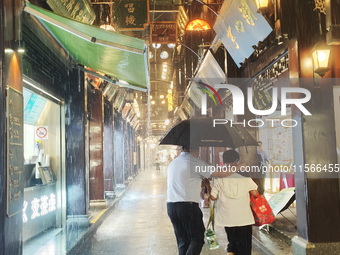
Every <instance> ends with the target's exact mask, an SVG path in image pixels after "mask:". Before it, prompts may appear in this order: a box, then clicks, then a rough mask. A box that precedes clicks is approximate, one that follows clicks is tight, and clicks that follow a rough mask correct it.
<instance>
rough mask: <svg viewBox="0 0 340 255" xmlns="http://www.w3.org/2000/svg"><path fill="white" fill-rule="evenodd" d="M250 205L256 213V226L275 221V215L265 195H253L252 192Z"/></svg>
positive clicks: (254, 213)
mask: <svg viewBox="0 0 340 255" xmlns="http://www.w3.org/2000/svg"><path fill="white" fill-rule="evenodd" d="M250 207H251V210H252V212H253V215H254V219H255V224H254V225H255V226H262V225H264V224H270V223H272V222H274V220H275V215H274V214H273V211H272V208H270V205H269V204H268V201H267V199H266V198H265V197H264V196H263V195H259V196H253V195H251V194H250Z"/></svg>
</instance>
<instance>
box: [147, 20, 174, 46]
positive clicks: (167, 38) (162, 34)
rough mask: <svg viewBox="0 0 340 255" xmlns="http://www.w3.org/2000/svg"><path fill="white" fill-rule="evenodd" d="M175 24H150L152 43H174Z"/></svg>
mask: <svg viewBox="0 0 340 255" xmlns="http://www.w3.org/2000/svg"><path fill="white" fill-rule="evenodd" d="M176 39H177V25H176V22H153V23H151V42H152V43H176Z"/></svg>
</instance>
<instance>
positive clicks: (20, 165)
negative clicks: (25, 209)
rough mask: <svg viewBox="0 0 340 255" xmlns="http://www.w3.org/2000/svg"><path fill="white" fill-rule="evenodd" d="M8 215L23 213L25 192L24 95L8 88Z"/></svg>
mask: <svg viewBox="0 0 340 255" xmlns="http://www.w3.org/2000/svg"><path fill="white" fill-rule="evenodd" d="M6 104H7V215H8V216H12V215H15V214H17V213H20V212H21V211H22V204H23V195H24V194H23V190H24V180H23V178H24V175H23V170H24V152H23V95H22V93H20V92H19V91H16V90H14V89H12V88H10V87H8V88H7V100H6Z"/></svg>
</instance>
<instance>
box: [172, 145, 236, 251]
mask: <svg viewBox="0 0 340 255" xmlns="http://www.w3.org/2000/svg"><path fill="white" fill-rule="evenodd" d="M198 155H199V148H198V147H195V148H188V147H186V146H182V152H181V154H180V155H179V156H178V157H177V158H175V159H174V160H173V161H172V162H171V163H170V164H169V166H168V170H167V188H168V189H167V212H168V215H169V218H170V220H171V223H172V225H173V228H174V232H175V235H176V240H177V246H178V254H179V255H198V254H200V253H201V250H202V247H203V245H204V232H205V227H204V223H203V214H202V211H201V209H200V207H199V202H200V200H201V197H200V191H201V181H202V178H210V177H211V176H213V177H226V176H228V175H229V174H230V173H228V172H214V173H213V174H211V173H210V172H209V171H196V167H197V166H198V167H204V166H206V167H207V166H208V164H207V163H206V162H204V161H202V160H201V159H198Z"/></svg>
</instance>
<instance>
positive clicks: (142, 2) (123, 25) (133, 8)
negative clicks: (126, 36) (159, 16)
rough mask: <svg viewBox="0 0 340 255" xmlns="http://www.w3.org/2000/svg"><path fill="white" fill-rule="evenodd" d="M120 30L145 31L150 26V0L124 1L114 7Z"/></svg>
mask: <svg viewBox="0 0 340 255" xmlns="http://www.w3.org/2000/svg"><path fill="white" fill-rule="evenodd" d="M114 12H115V22H116V24H117V26H118V30H144V29H146V26H147V25H148V24H149V1H148V0H122V1H118V2H117V3H115V5H114Z"/></svg>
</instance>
